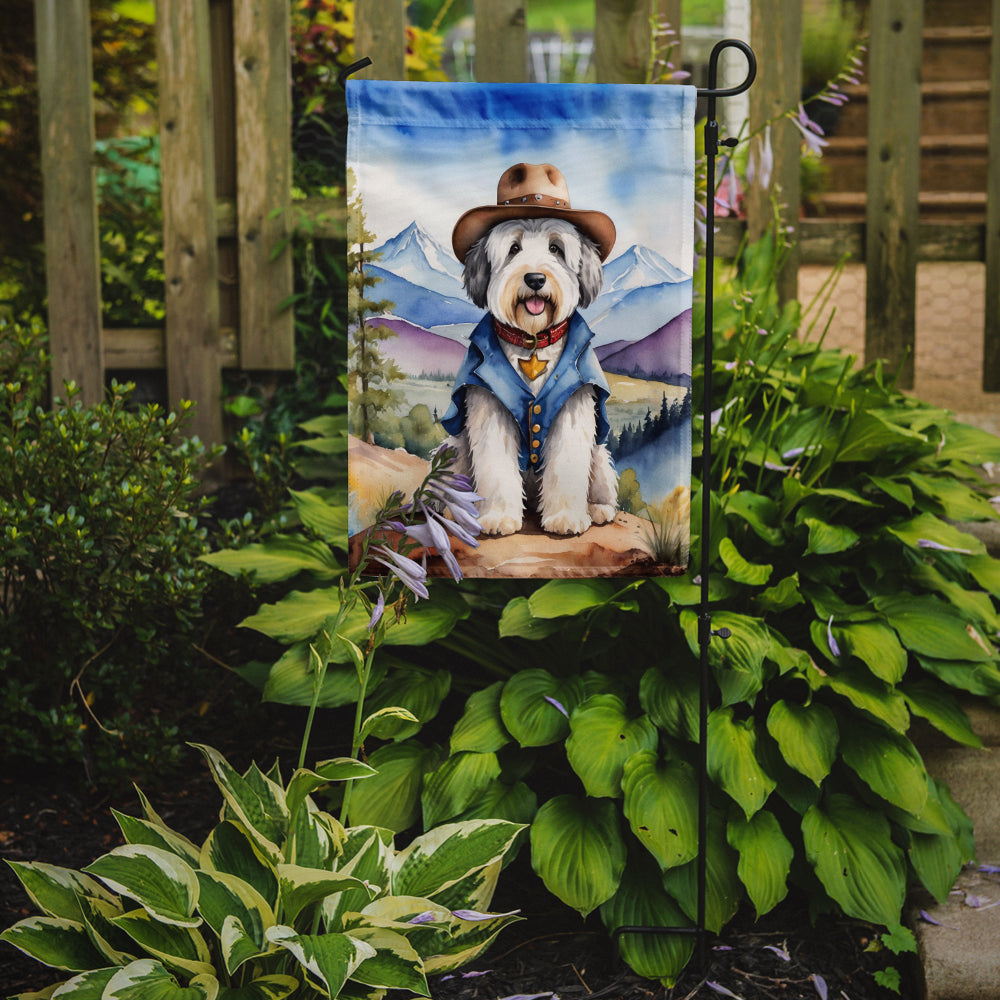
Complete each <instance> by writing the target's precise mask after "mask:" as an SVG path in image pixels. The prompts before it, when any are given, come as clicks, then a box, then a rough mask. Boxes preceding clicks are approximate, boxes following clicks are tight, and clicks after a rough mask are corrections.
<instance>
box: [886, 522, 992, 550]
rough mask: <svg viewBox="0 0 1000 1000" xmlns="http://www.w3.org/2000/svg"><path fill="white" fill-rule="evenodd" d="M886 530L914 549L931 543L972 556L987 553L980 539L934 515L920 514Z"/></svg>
mask: <svg viewBox="0 0 1000 1000" xmlns="http://www.w3.org/2000/svg"><path fill="white" fill-rule="evenodd" d="M886 530H887V531H888V532H890V533H891V534H893V535H895V536H896V537H897V538H898V539H899V540H900V541H901V542H903V544H904V545H908V546H910V548H913V549H920V548H923V545H922V544H921V543H926V542H931V543H933V544H934V545H942V546H944V547H945V548H946V549H956V550H958V551H960V552H967V553H969V554H970V555H983V554H985V552H986V546H985V545H984V544H983V543H982V542H981V541H979V539H978V538H975V537H973V536H972V535H970V534H968V532H965V531H962V530H960V529H959V528H956V527H954V526H953V525H950V524H948V523H947V522H946V521H942V520H941V519H940V518H937V517H935V516H934V515H933V514H918V515H917V516H916V517H914V518H911V519H910V520H909V521H903V522H902V523H900V524H893V525H889V526H888V527H887V528H886Z"/></svg>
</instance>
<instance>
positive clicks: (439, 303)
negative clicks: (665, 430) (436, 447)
mask: <svg viewBox="0 0 1000 1000" xmlns="http://www.w3.org/2000/svg"><path fill="white" fill-rule="evenodd" d="M376 249H377V250H378V251H379V252H380V254H381V257H380V259H379V260H378V261H377V263H373V264H369V265H368V271H369V273H370V274H372V275H377V276H378V277H380V278H382V281H381V283H379V284H378V285H377V286H375V288H374V289H373V290H372V293H371V294H372V296H373V297H376V296H377V297H378V298H380V299H385V300H387V301H389V302H392V303H393V307H392V310H391V316H389V317H387V319H386V320H385V322H386V325H387V326H391V327H392V328H393V329H394V330H395V331H396V332H397V334H398V335H399V336H398V339H396V340H392V341H389V342H387V343H386V345H385V348H386V350H387V353H389V354H390V356H392V357H394V358H395V359H396V360H397V363H398V364H399V365H400V367H401V368H403V369H404V370H405V371H407V372H410V373H414V374H416V373H418V372H422V371H428V368H427V363H426V360H425V359H426V356H425V355H424V354H423V351H424V350H425V349H427V350H431V351H432V356H434V357H435V358H437V357H438V356H440V361H441V367H440V370H439V371H440V374H447V370H446V367H445V364H446V361H450V359H451V357H452V355H453V353H454V352H453V351H452V350H451V349H450V348H448V347H446V346H444V345H441V344H437V346H438V347H440V348H441V352H440V355H437V354H434V353H433V352H434V345H435V344H436V342H435V341H431V340H428V339H427V338H428V337H439V338H440V339H441V340H443V341H449V342H451V343H453V344H454V343H458V344H459V346H460V347H461V345H462V344H464V339H463V338H465V337H467V336H468V334H469V332H471V329H472V326H473V325H474V324H475V323H477V322H478V321H479V320H480V319H481V318H482V315H483V312H482V310H481V309H479V308H478V307H476V306H474V305H473V304H472V303H471V302H470V301H469V300H468V299H467V298H466V296H465V292H464V290H463V287H462V277H461V276H462V268H461V265H460V264H459V263H458V262H457V261H456V260H455V258H454V257H453V256H452V254H451V252H450V250H448V249H446V248H445V247H443V246H442V245H441V244H440V243H438V242H437V241H436V240H435V239H434V238H433V237H432V236H430V235H429V234H428V233H426V232H425V231H424V230H423V229H421V228H420V226H419V225H418V224H417V223H416V222H413V223H411V224H410V225H409V226H407V227H406V228H405V229H404V230H403V231H402V232H400V233H399V234H398V235H396V236H394V237H392V238H391V239H389V240H386V242H385V243H383V244H382V245H381V246H379V247H377V248H376ZM690 301H691V277H690V276H689V275H687V274H685V273H684V272H683V271H681V270H680V269H679V268H677V267H675V266H674V265H673V264H671V263H670V262H669V261H667V260H666V259H665V258H664V257H662V256H660V254H658V253H656V252H655V251H653V250H651V249H649V248H648V247H641V246H632V247H629V249H628V250H626V251H625V252H624V253H622V254H620V255H619V256H618V257H616V258H615V259H614V260H612V261H610V262H608V263H607V264H606V265H605V266H604V287H603V290H602V292H601V294H600V296H599V297H598V298H597V299H596V300H595V301H594V302H592V303H591V304H590V306H588V307H587V309H585V310H581V315H582V316H583V317H584V319H586V320H587V323H588V324H589V326H590V328H591V330H593V332H594V347H595V348H596V349H597V353H598V358H599V359H600V360H601V363H602V365H604V367H605V369H606V370H607V371H611V372H616V373H618V374H622V375H630V376H633V377H641V378H652V379H661V380H667V381H672V382H674V383H675V384H683V383H684V380H685V378H689V377H690V372H691V361H690V357H689V355H688V352H687V349H686V346H685V345H686V343H689V340H688V339H686V338H687V337H688V335H689V333H690V313H685V310H687V309H689V306H690ZM462 350H464V347H462ZM417 359H424V360H417ZM460 360H461V355H459V361H460ZM457 369H458V365H457V364H456V365H455V368H454V371H455V372H457ZM435 371H437V369H435Z"/></svg>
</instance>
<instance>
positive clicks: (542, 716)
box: [500, 669, 584, 747]
mask: <svg viewBox="0 0 1000 1000" xmlns="http://www.w3.org/2000/svg"><path fill="white" fill-rule="evenodd" d="M583 699H584V690H583V681H582V680H581V678H579V677H567V678H564V679H560V678H558V677H555V676H553V675H552V674H550V673H549V672H548V671H547V670H541V669H532V670H522V671H520V672H519V673H516V674H514V676H513V677H511V679H510V680H509V681H507V683H506V684H504V687H503V691H502V692H501V694H500V716H501V718H502V720H503V724H504V727H505V728H506V729H507V731H508V732H509V733H510V734H511V736H513V737H514V739H515V740H517V742H518V743H520V744H521V746H523V747H543V746H547V745H548V744H550V743H555V742H556V741H557V740H561V739H563V738H564V737H565V736H566V734H567V733H568V732H569V716H570V714H571V713H572V711H573V709H574V708H576V706H577V705H578V704H579V703H580V702H581V701H583Z"/></svg>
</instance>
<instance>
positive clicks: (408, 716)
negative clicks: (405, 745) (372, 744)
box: [358, 705, 421, 740]
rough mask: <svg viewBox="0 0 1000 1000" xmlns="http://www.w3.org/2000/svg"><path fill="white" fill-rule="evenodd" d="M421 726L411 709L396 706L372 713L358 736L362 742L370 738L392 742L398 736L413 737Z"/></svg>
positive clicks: (362, 725)
mask: <svg viewBox="0 0 1000 1000" xmlns="http://www.w3.org/2000/svg"><path fill="white" fill-rule="evenodd" d="M420 726H421V722H420V720H419V719H418V718H417V717H416V716H415V715H414V714H413V713H412V712H411V711H410V710H409V709H407V708H400V707H399V706H396V705H394V706H392V707H391V708H380V709H378V711H376V712H372V714H371V715H369V716H368V718H366V719H365V721H364V722H363V723H362V724H361V731H360V733H359V734H358V735H359V737H360V738H361V739H362V740H366V739H368V737H369V736H374V737H375V738H376V739H380V740H391V739H392V738H393V737H394V736H396V735H397V734H402V733H405V734H406V735H407V736H409V735H412V734H413V733H415V732H417V731H418V730H419V729H420ZM402 738H403V739H405V738H406V737H405V736H403V737H402Z"/></svg>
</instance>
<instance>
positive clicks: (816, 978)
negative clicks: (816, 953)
mask: <svg viewBox="0 0 1000 1000" xmlns="http://www.w3.org/2000/svg"><path fill="white" fill-rule="evenodd" d="M809 978H810V979H811V980H812V981H813V986H814V987H815V988H816V992H817V993H818V994H819V1000H826V998H827V994H828V990H827V988H826V980H825V979H824V978H823V977H822V976H820V975H818V974H817V973H815V972H814V973H813V974H812V975H811V976H810V977H809Z"/></svg>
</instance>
